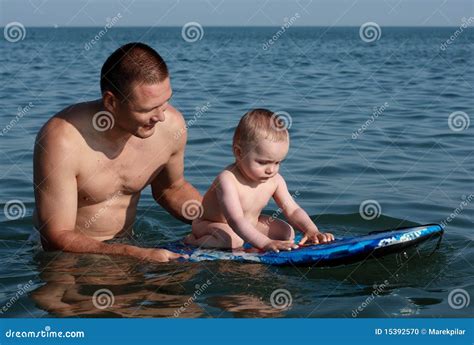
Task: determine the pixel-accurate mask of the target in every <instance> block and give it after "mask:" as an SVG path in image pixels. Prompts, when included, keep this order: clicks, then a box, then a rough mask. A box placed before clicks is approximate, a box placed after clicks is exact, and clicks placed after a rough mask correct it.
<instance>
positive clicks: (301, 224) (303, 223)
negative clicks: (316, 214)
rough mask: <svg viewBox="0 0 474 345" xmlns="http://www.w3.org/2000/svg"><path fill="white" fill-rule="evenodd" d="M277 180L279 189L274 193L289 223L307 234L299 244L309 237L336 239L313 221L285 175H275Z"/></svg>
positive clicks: (327, 240) (316, 240)
mask: <svg viewBox="0 0 474 345" xmlns="http://www.w3.org/2000/svg"><path fill="white" fill-rule="evenodd" d="M275 178H276V181H277V189H276V191H275V194H274V195H273V197H274V199H275V202H276V203H277V205H278V206H279V207H280V208H281V209H282V210H283V214H284V215H285V217H286V218H287V219H288V221H289V223H290V224H291V225H292V226H293V227H294V228H296V229H299V230H301V231H302V232H303V233H304V234H305V236H304V237H303V238H302V239H301V241H300V243H299V244H304V243H305V242H306V241H307V240H308V239H309V240H310V241H311V242H314V243H319V242H329V241H332V240H334V236H333V235H332V234H330V233H321V232H320V231H319V229H318V227H317V226H316V224H314V223H313V221H312V220H311V218H310V217H309V216H308V214H307V213H306V212H305V211H304V210H303V209H302V208H301V207H300V206H299V205H298V204H297V203H296V201H295V200H294V199H293V197H292V196H291V194H290V192H289V191H288V187H287V186H286V182H285V180H284V179H283V177H282V176H281V175H280V174H278V175H276V176H275Z"/></svg>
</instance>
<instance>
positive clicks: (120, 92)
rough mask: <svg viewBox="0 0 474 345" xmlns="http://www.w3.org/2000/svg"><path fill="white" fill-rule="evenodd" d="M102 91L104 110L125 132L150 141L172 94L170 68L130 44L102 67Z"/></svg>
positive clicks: (147, 50) (156, 56)
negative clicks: (110, 114)
mask: <svg viewBox="0 0 474 345" xmlns="http://www.w3.org/2000/svg"><path fill="white" fill-rule="evenodd" d="M100 88H101V91H102V100H103V103H104V107H105V109H106V110H107V111H109V112H111V113H112V115H113V116H114V118H115V125H116V126H118V127H120V128H121V129H122V130H125V131H127V132H129V133H131V134H133V135H135V136H137V137H140V138H147V137H149V136H151V135H152V134H153V131H154V125H155V124H156V123H157V122H161V121H164V120H165V111H166V107H167V106H168V101H169V99H170V98H171V94H172V91H171V85H170V80H169V73H168V67H167V66H166V63H165V61H164V60H163V58H162V57H161V56H160V55H159V54H158V53H157V52H156V51H155V50H154V49H153V48H151V47H149V46H147V45H146V44H143V43H128V44H126V45H124V46H122V47H120V48H119V49H117V50H116V51H115V52H113V53H112V55H110V56H109V57H108V58H107V60H106V61H105V63H104V65H103V66H102V70H101V75H100Z"/></svg>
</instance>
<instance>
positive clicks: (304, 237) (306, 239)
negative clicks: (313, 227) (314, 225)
mask: <svg viewBox="0 0 474 345" xmlns="http://www.w3.org/2000/svg"><path fill="white" fill-rule="evenodd" d="M306 241H308V236H306V235H304V236H303V238H302V239H301V240H300V242H299V243H298V245H300V246H302V245H303V244H305V243H306Z"/></svg>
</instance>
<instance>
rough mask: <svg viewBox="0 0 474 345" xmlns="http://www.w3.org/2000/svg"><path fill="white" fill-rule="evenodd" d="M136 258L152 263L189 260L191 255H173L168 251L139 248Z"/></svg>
mask: <svg viewBox="0 0 474 345" xmlns="http://www.w3.org/2000/svg"><path fill="white" fill-rule="evenodd" d="M134 256H135V257H137V258H139V259H141V260H146V261H151V262H169V261H170V260H177V259H180V258H183V259H187V258H189V255H185V254H177V253H173V252H170V251H169V250H166V249H153V248H139V252H138V253H137V254H136V255H134Z"/></svg>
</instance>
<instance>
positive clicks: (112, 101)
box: [34, 43, 202, 262]
mask: <svg viewBox="0 0 474 345" xmlns="http://www.w3.org/2000/svg"><path fill="white" fill-rule="evenodd" d="M100 86H101V91H102V98H101V99H99V100H95V101H91V102H86V103H80V104H76V105H72V106H70V107H68V108H66V109H64V110H62V111H60V112H59V113H58V114H56V115H55V116H53V117H52V118H51V119H50V120H49V121H48V122H47V123H46V124H45V125H44V126H43V128H42V129H41V130H40V132H39V133H38V136H37V140H36V145H35V152H34V185H35V199H36V210H35V215H34V222H35V226H36V227H37V229H39V230H40V232H41V240H42V244H43V248H44V249H45V250H62V251H68V252H75V253H99V254H112V255H127V256H132V257H135V258H139V259H143V260H149V261H157V262H166V261H169V260H170V259H176V258H179V257H180V255H178V254H175V253H172V252H169V251H167V250H164V249H148V248H139V247H135V246H131V245H125V244H118V243H117V244H111V243H110V244H109V243H104V242H103V241H105V240H108V239H112V238H114V237H116V236H121V235H124V234H127V233H131V231H132V225H133V222H134V220H135V215H136V208H137V204H138V200H139V198H140V192H141V191H142V190H143V189H144V188H145V187H146V186H148V185H151V188H152V193H153V197H154V199H155V200H156V201H157V202H158V203H159V204H160V205H161V206H163V207H164V208H165V209H166V210H167V211H168V212H170V213H171V214H172V215H173V216H175V217H177V218H179V219H181V220H183V221H186V219H185V216H186V215H183V214H182V208H183V205H184V204H185V203H186V202H189V201H192V202H195V203H196V204H199V203H200V202H201V200H202V197H201V195H200V194H199V192H198V191H197V190H196V189H195V188H194V187H193V186H192V185H191V184H190V183H188V182H187V181H186V180H185V179H184V175H183V171H184V164H183V159H184V149H185V145H186V133H185V131H184V130H183V129H184V128H185V122H184V119H183V117H182V115H181V113H180V112H179V111H178V110H176V109H175V108H173V106H171V105H170V104H169V100H170V98H171V95H172V90H171V85H170V79H169V74H168V68H167V66H166V64H165V62H164V61H163V59H162V58H161V56H160V55H159V54H158V53H157V52H156V51H155V50H153V49H152V48H150V47H149V46H147V45H145V44H142V43H129V44H126V45H124V46H122V47H120V48H119V49H117V50H116V51H115V52H114V53H113V54H112V55H111V56H110V57H109V58H108V59H107V61H106V62H105V63H104V65H103V67H102V70H101V80H100ZM183 132H184V133H183ZM176 133H180V134H183V135H176ZM188 218H189V217H188Z"/></svg>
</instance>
